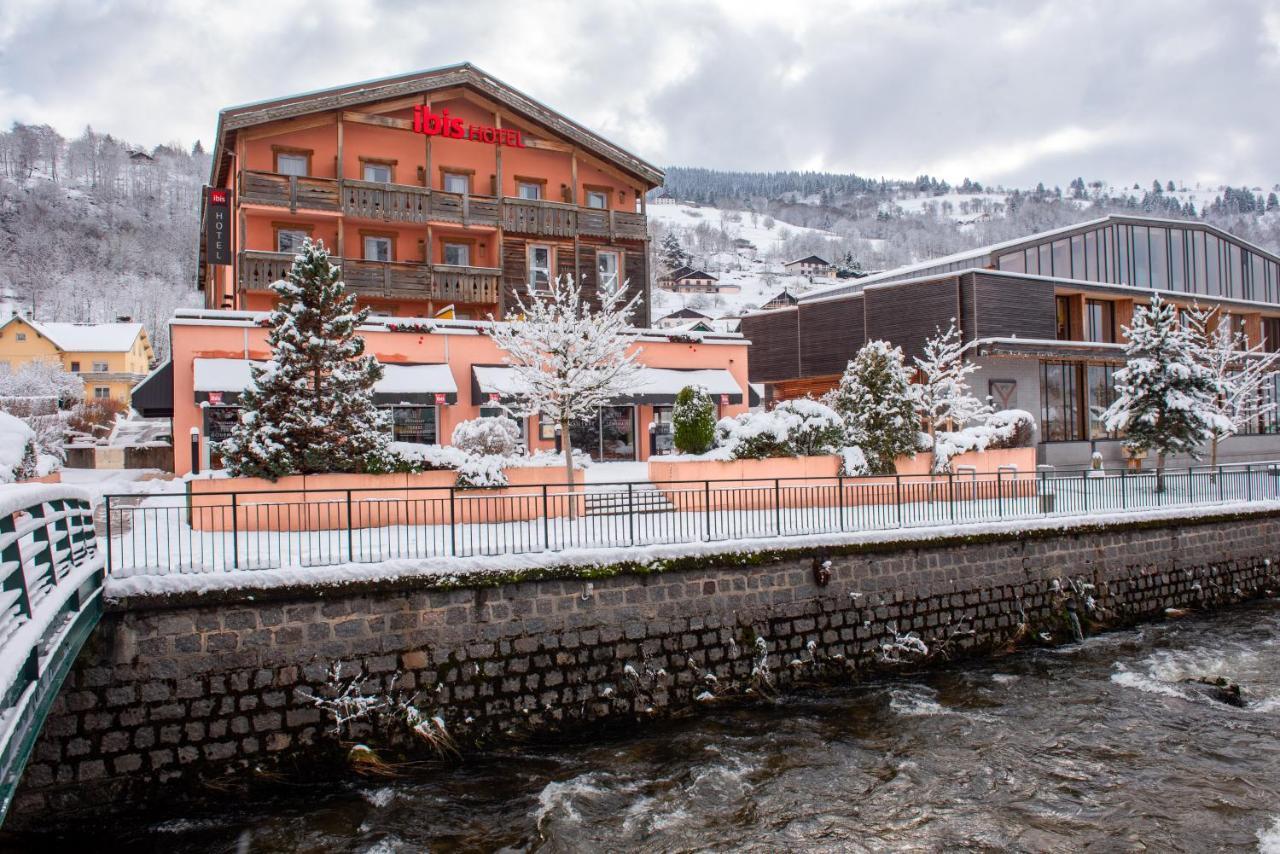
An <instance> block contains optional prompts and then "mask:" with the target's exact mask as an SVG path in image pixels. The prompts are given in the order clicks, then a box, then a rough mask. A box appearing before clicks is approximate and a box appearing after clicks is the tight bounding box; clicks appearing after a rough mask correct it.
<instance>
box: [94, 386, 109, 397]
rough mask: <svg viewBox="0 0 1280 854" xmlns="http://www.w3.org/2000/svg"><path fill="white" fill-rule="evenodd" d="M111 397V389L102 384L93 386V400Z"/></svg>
mask: <svg viewBox="0 0 1280 854" xmlns="http://www.w3.org/2000/svg"><path fill="white" fill-rule="evenodd" d="M110 397H111V389H110V388H108V387H107V386H104V385H96V386H94V387H93V399H94V400H108V399H110Z"/></svg>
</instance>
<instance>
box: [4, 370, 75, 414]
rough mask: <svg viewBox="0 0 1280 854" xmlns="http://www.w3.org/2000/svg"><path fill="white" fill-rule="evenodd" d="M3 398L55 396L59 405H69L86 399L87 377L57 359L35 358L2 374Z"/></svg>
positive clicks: (61, 406) (54, 398) (53, 397)
mask: <svg viewBox="0 0 1280 854" xmlns="http://www.w3.org/2000/svg"><path fill="white" fill-rule="evenodd" d="M0 398H52V399H53V400H54V401H56V403H57V407H58V408H59V409H68V408H70V407H71V406H72V405H73V404H75V403H76V402H78V401H80V400H83V399H84V380H82V379H81V378H80V376H79V375H78V374H73V373H71V372H69V371H64V370H63V369H62V365H60V364H58V363H57V362H50V361H45V360H43V359H35V360H32V361H30V362H27V363H26V364H24V365H22V366H21V367H20V368H18V369H17V370H16V371H13V372H12V373H4V374H0ZM5 411H9V409H8V407H6V408H5Z"/></svg>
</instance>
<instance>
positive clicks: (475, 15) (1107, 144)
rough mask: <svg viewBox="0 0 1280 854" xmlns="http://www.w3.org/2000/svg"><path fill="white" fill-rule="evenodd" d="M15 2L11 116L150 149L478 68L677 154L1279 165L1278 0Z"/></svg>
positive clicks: (1052, 167) (1085, 170)
mask: <svg viewBox="0 0 1280 854" xmlns="http://www.w3.org/2000/svg"><path fill="white" fill-rule="evenodd" d="M0 5H2V6H3V14H0V121H2V122H3V123H4V125H5V126H7V125H8V123H9V122H10V121H12V120H15V119H16V120H21V121H28V122H48V123H50V124H52V125H54V126H55V127H56V128H58V129H59V130H60V131H62V132H63V133H64V134H68V135H70V134H75V133H78V132H79V131H80V130H81V129H82V128H83V127H84V125H85V124H86V123H88V124H92V125H93V126H94V127H95V128H96V129H98V130H101V131H107V132H110V133H113V134H116V135H118V136H122V137H124V138H126V139H128V140H130V141H132V142H137V143H140V144H144V145H148V146H150V145H154V144H156V143H160V142H167V141H171V140H181V141H182V142H184V143H185V144H190V143H191V141H193V140H195V139H197V138H199V139H202V140H204V142H205V144H206V145H207V144H208V143H209V141H210V137H211V136H212V134H213V128H214V123H215V121H216V113H217V111H218V109H219V108H221V107H225V106H229V105H233V104H238V103H243V102H246V101H254V100H260V99H264V98H270V97H274V96H278V95H285V94H289V93H293V92H297V91H302V90H308V89H316V88H323V87H327V86H333V85H338V84H343V83H348V82H354V81H357V80H364V79H369V78H373V77H380V76H384V75H388V74H395V73H399V72H404V71H410V70H415V69H420V68H429V67H433V66H438V65H447V64H450V63H453V62H459V61H463V60H470V61H471V62H473V63H475V64H476V65H478V66H479V67H481V68H483V69H485V70H486V71H488V72H489V73H491V74H493V75H495V76H497V77H499V78H501V79H503V80H505V81H506V82H507V83H510V84H511V85H513V86H515V87H516V88H519V89H521V90H523V91H525V92H526V93H528V94H529V95H531V96H533V97H535V98H537V99H539V100H540V101H542V102H544V103H546V104H548V105H549V106H551V107H554V108H556V109H558V110H560V111H561V112H563V113H565V114H567V115H569V116H570V117H572V118H574V119H575V120H577V121H579V122H581V123H582V124H585V125H586V126H588V127H590V128H592V129H594V130H596V131H598V132H600V133H602V134H603V135H605V136H607V137H609V138H610V139H612V140H614V141H615V142H617V143H619V144H621V145H623V146H625V147H627V148H629V149H630V150H632V151H633V152H635V153H636V154H638V155H640V156H641V157H644V158H645V159H647V160H650V161H652V162H654V163H656V164H659V165H663V166H666V165H672V164H679V165H695V166H707V167H714V168H723V169H758V170H775V169H823V170H830V171H850V172H857V173H859V174H862V175H867V176H873V177H879V176H885V177H910V176H914V175H917V174H919V173H922V172H927V173H929V174H933V175H938V176H940V177H942V178H946V179H948V180H951V181H959V180H961V179H962V178H964V177H971V178H973V179H975V180H980V181H983V182H986V183H1004V184H1006V185H1011V186H1012V185H1024V184H1029V183H1034V182H1035V181H1040V180H1043V181H1044V182H1045V183H1047V184H1054V183H1058V184H1064V185H1065V184H1066V182H1067V181H1068V180H1069V179H1070V178H1072V177H1074V176H1076V175H1080V176H1082V177H1084V178H1085V180H1093V179H1094V178H1099V179H1103V180H1107V181H1112V182H1132V181H1135V180H1136V181H1140V182H1142V183H1143V184H1144V185H1146V184H1149V183H1150V181H1151V179H1152V178H1156V177H1159V178H1161V179H1165V180H1167V179H1169V178H1173V179H1175V180H1179V181H1185V182H1187V183H1188V184H1189V185H1194V184H1195V183H1196V182H1203V183H1206V184H1211V185H1216V184H1218V183H1223V182H1226V183H1236V184H1239V183H1242V182H1248V183H1249V184H1251V185H1262V186H1270V185H1272V184H1273V183H1275V182H1277V181H1280V157H1278V156H1277V155H1278V154H1280V0H1271V2H1266V0H1181V2H1180V1H1179V0H1150V2H1148V0H1062V2H1057V0H1039V1H1038V2H1037V0H1009V2H997V0H988V2H981V0H970V2H960V0H901V2H893V0H866V2H856V0H846V2H837V3H827V2H814V0H771V1H770V2H755V0H723V2H693V0H672V2H651V3H645V2H619V1H618V0H603V2H601V1H600V0H597V2H589V0H584V2H543V0H520V2H512V3H506V2H488V1H487V0H464V2H437V0H427V2H424V0H305V2H300V1H299V0H218V2H210V0H200V2H187V0H152V2H145V1H144V0H120V2H59V0H0Z"/></svg>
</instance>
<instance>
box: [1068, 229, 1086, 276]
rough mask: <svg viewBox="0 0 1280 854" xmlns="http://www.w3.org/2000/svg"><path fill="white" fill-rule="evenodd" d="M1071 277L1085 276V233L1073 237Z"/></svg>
mask: <svg viewBox="0 0 1280 854" xmlns="http://www.w3.org/2000/svg"><path fill="white" fill-rule="evenodd" d="M1071 278H1073V279H1083V278H1084V235H1083V234H1077V235H1076V236H1075V237H1073V238H1071Z"/></svg>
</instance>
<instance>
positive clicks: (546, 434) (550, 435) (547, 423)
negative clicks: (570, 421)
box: [538, 413, 559, 442]
mask: <svg viewBox="0 0 1280 854" xmlns="http://www.w3.org/2000/svg"><path fill="white" fill-rule="evenodd" d="M558 426H559V425H557V424H556V423H555V422H554V421H552V420H551V419H550V418H548V417H547V416H545V415H542V414H541V413H539V415H538V438H539V439H542V440H543V441H546V442H550V441H552V440H553V439H555V437H556V428H557V427H558Z"/></svg>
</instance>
